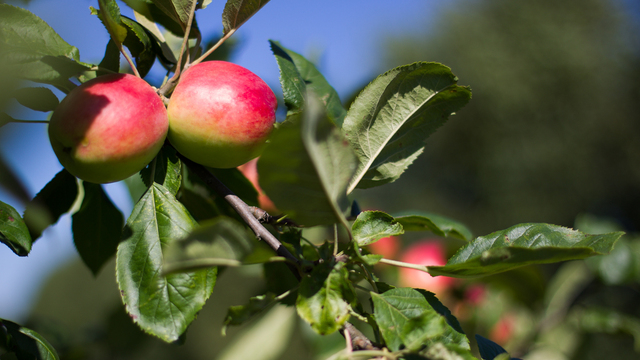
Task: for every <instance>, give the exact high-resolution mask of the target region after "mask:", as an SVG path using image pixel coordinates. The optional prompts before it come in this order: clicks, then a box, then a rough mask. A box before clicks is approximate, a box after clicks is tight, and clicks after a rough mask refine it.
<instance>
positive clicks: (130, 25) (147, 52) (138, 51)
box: [121, 16, 156, 77]
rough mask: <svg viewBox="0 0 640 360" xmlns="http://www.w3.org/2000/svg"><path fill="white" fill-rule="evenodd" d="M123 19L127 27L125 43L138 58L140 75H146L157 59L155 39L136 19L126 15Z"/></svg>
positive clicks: (135, 57)
mask: <svg viewBox="0 0 640 360" xmlns="http://www.w3.org/2000/svg"><path fill="white" fill-rule="evenodd" d="M121 20H122V23H123V24H124V25H125V27H126V28H127V37H126V38H125V39H124V45H125V46H126V47H127V48H128V49H129V51H130V52H131V55H133V58H134V59H135V60H136V68H137V69H138V72H139V73H140V76H141V77H145V76H146V75H147V73H149V70H151V67H152V66H153V63H154V62H155V61H156V53H155V44H154V41H155V39H153V38H152V35H151V34H150V33H149V32H148V31H147V30H146V29H145V28H144V27H143V26H142V25H140V24H139V23H137V22H136V21H135V20H132V19H130V18H128V17H126V16H122V17H121Z"/></svg>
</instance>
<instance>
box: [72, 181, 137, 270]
mask: <svg viewBox="0 0 640 360" xmlns="http://www.w3.org/2000/svg"><path fill="white" fill-rule="evenodd" d="M82 185H83V188H84V199H83V200H82V205H81V206H80V209H79V210H78V211H77V212H76V213H75V214H73V216H72V218H71V219H72V223H71V229H72V230H73V243H74V244H75V245H76V249H77V250H78V253H79V254H80V258H81V259H82V261H83V262H84V263H85V265H87V267H89V269H91V272H93V274H94V275H97V274H98V272H99V271H100V269H101V268H102V266H103V265H104V264H105V263H106V262H107V260H109V259H110V258H111V257H112V256H113V255H114V254H115V253H116V249H117V248H118V243H120V239H121V238H122V227H123V225H124V218H123V216H122V213H121V212H120V210H118V209H117V208H116V207H115V205H113V203H112V202H111V199H109V196H107V194H106V193H105V192H104V190H103V189H102V186H101V185H98V184H93V183H89V182H86V181H85V182H83V184H82Z"/></svg>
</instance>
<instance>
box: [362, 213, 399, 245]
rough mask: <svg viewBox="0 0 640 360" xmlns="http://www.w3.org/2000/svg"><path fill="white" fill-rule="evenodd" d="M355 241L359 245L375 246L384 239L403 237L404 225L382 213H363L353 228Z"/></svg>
mask: <svg viewBox="0 0 640 360" xmlns="http://www.w3.org/2000/svg"><path fill="white" fill-rule="evenodd" d="M351 232H352V234H353V240H355V241H356V242H358V245H360V246H365V245H369V244H373V243H375V242H376V241H378V240H380V239H382V238H383V237H387V236H393V235H401V234H403V233H404V230H403V228H402V225H401V224H400V223H399V222H398V221H396V219H394V218H393V216H391V215H389V214H386V213H384V212H382V211H363V212H361V213H360V215H358V218H357V219H356V221H354V222H353V225H352V226H351Z"/></svg>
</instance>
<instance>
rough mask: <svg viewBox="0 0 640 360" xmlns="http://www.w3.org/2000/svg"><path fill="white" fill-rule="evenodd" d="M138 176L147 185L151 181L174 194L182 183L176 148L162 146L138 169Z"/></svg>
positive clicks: (180, 165) (149, 184) (180, 166)
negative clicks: (148, 162)
mask: <svg viewBox="0 0 640 360" xmlns="http://www.w3.org/2000/svg"><path fill="white" fill-rule="evenodd" d="M152 171H154V173H153V174H152V173H151V172H152ZM140 177H141V178H142V181H143V182H144V184H145V185H146V186H147V187H149V186H151V182H152V181H153V182H156V183H158V184H160V185H162V186H164V187H165V188H167V190H169V191H171V193H172V194H173V195H174V196H175V195H176V194H177V193H178V190H180V186H181V184H182V162H181V161H180V159H179V158H178V155H177V153H176V150H175V149H174V148H173V147H171V146H163V147H162V149H160V152H159V153H158V155H156V158H155V159H154V160H153V161H152V162H151V163H150V164H149V165H147V167H145V168H144V169H142V171H140Z"/></svg>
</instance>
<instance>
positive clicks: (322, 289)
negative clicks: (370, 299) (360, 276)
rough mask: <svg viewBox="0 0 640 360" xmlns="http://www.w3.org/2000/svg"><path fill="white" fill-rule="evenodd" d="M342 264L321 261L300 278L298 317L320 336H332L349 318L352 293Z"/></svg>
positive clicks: (297, 303) (353, 292) (353, 294)
mask: <svg viewBox="0 0 640 360" xmlns="http://www.w3.org/2000/svg"><path fill="white" fill-rule="evenodd" d="M344 265H345V264H344V263H342V262H340V263H333V262H324V263H321V264H319V265H317V266H316V267H314V269H313V270H312V271H311V273H310V274H309V275H308V276H305V277H304V278H302V281H301V282H300V288H299V289H298V300H297V301H296V309H297V310H298V315H300V317H301V318H302V319H304V320H305V321H306V322H308V323H309V325H311V328H312V329H313V330H314V331H315V332H317V333H318V334H320V335H328V334H331V333H334V332H335V331H337V330H338V329H340V328H341V327H342V325H344V323H345V322H346V321H347V320H348V319H349V308H350V304H351V302H353V300H354V298H355V291H354V290H353V287H352V286H351V283H350V282H349V273H348V272H347V269H346V267H345V266H344Z"/></svg>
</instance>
